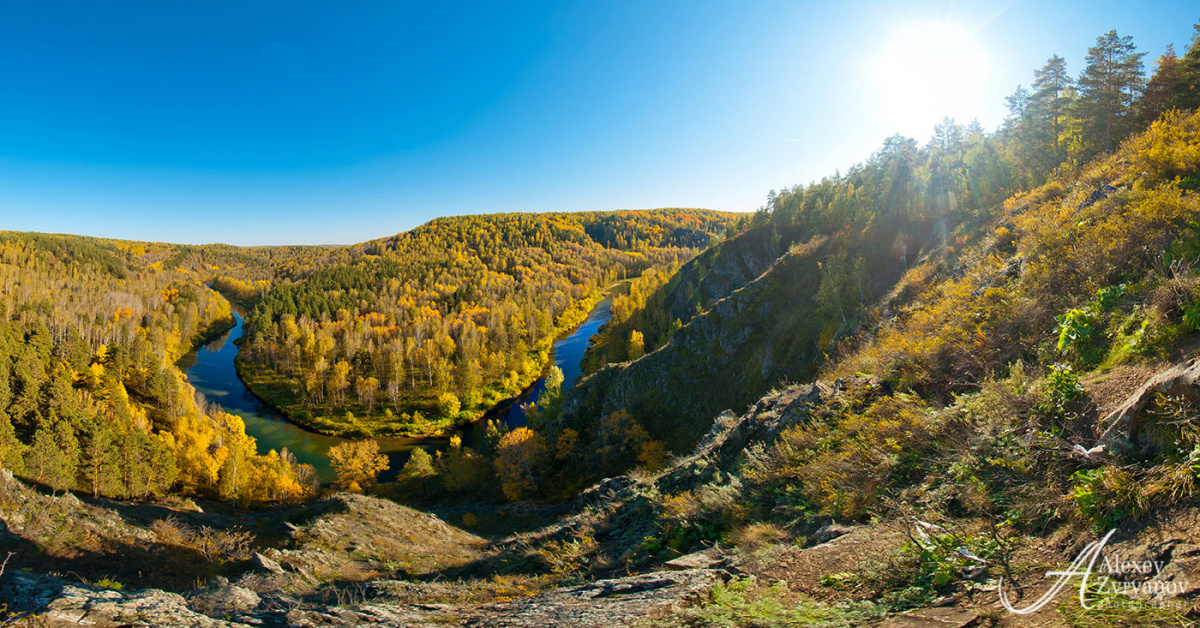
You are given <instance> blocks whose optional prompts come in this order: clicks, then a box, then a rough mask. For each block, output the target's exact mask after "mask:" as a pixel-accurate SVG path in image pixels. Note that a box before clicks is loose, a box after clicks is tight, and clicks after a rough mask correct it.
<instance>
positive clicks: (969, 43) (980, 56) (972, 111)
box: [871, 21, 989, 139]
mask: <svg viewBox="0 0 1200 628" xmlns="http://www.w3.org/2000/svg"><path fill="white" fill-rule="evenodd" d="M871 70H872V73H873V74H874V77H873V78H874V83H875V86H876V89H877V94H878V102H879V115H880V116H882V117H883V118H884V119H885V120H886V121H887V122H888V125H889V128H890V129H892V130H893V131H894V132H897V133H903V134H905V135H908V136H911V137H915V138H917V139H926V138H927V137H928V136H929V134H930V133H931V131H932V129H933V126H934V125H935V124H937V123H938V122H939V121H941V119H942V118H944V117H946V116H951V117H954V118H957V119H958V121H959V122H963V123H966V122H969V121H970V120H972V119H973V118H975V117H976V116H978V115H980V113H981V111H982V108H983V106H984V98H983V96H982V94H983V91H984V85H985V82H986V81H987V76H988V70H989V68H988V59H987V55H986V54H984V51H983V49H982V48H981V47H980V45H979V42H978V40H977V39H976V37H975V35H974V34H973V33H972V32H971V30H970V29H969V28H967V27H966V26H964V25H962V24H958V23H954V22H948V21H936V22H915V23H910V24H904V25H900V26H897V27H896V28H895V29H894V30H893V31H892V33H891V35H890V37H889V38H888V39H887V40H886V41H885V42H884V43H883V47H882V48H881V49H880V51H879V54H878V56H877V57H876V58H875V59H874V60H873V63H872V68H871Z"/></svg>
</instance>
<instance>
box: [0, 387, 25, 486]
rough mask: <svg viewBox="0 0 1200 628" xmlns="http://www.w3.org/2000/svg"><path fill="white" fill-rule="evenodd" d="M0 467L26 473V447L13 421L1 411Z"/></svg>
mask: <svg viewBox="0 0 1200 628" xmlns="http://www.w3.org/2000/svg"><path fill="white" fill-rule="evenodd" d="M6 383H7V382H6ZM0 467H3V468H5V469H8V470H9V471H12V472H14V473H24V471H25V445H23V444H21V441H20V440H18V439H17V433H16V430H14V429H13V425H12V421H10V420H9V419H8V414H6V413H5V412H4V411H3V410H0Z"/></svg>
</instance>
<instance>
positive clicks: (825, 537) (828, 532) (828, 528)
mask: <svg viewBox="0 0 1200 628" xmlns="http://www.w3.org/2000/svg"><path fill="white" fill-rule="evenodd" d="M853 531H854V528H853V527H851V526H844V525H841V524H837V523H830V524H828V525H824V526H821V527H820V528H819V529H818V530H817V531H816V532H814V533H813V535H812V536H811V537H809V543H810V544H812V545H821V544H822V543H828V542H830V541H832V540H834V539H836V538H838V537H840V536H845V535H847V534H850V533H851V532H853Z"/></svg>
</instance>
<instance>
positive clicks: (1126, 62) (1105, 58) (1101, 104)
mask: <svg viewBox="0 0 1200 628" xmlns="http://www.w3.org/2000/svg"><path fill="white" fill-rule="evenodd" d="M1145 55H1146V53H1144V52H1138V51H1137V48H1136V47H1135V46H1134V44H1133V38H1132V37H1130V36H1128V35H1127V36H1125V37H1122V36H1120V35H1118V34H1117V31H1115V30H1112V31H1109V32H1107V33H1105V34H1104V35H1101V36H1100V37H1099V38H1097V39H1096V45H1095V46H1092V47H1091V48H1089V49H1088V54H1087V65H1086V66H1084V68H1083V73H1082V74H1080V75H1079V97H1078V100H1077V101H1076V107H1077V110H1078V113H1077V117H1079V118H1080V119H1081V120H1083V121H1084V145H1085V150H1086V151H1087V152H1086V153H1085V155H1084V156H1085V158H1091V157H1092V156H1093V155H1095V154H1097V153H1100V152H1111V151H1112V149H1113V147H1115V146H1116V144H1117V142H1120V141H1121V140H1122V139H1124V138H1125V136H1126V135H1128V134H1129V133H1130V132H1131V131H1133V129H1134V128H1135V123H1136V117H1135V115H1134V108H1135V106H1136V105H1137V103H1138V98H1139V96H1140V95H1141V93H1142V89H1143V88H1144V87H1145V84H1146V75H1145V70H1144V69H1143V67H1142V57H1144V56H1145Z"/></svg>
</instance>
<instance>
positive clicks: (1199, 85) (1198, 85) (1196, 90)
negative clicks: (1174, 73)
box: [1171, 22, 1200, 109]
mask: <svg viewBox="0 0 1200 628" xmlns="http://www.w3.org/2000/svg"><path fill="white" fill-rule="evenodd" d="M1171 91H1172V97H1171V105H1172V106H1173V107H1175V108H1177V109H1196V108H1200V22H1196V25H1195V27H1194V34H1193V35H1192V45H1191V47H1190V48H1188V51H1187V54H1185V55H1183V58H1182V59H1179V77H1178V78H1177V79H1176V81H1175V86H1174V88H1173V89H1172V90H1171Z"/></svg>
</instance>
